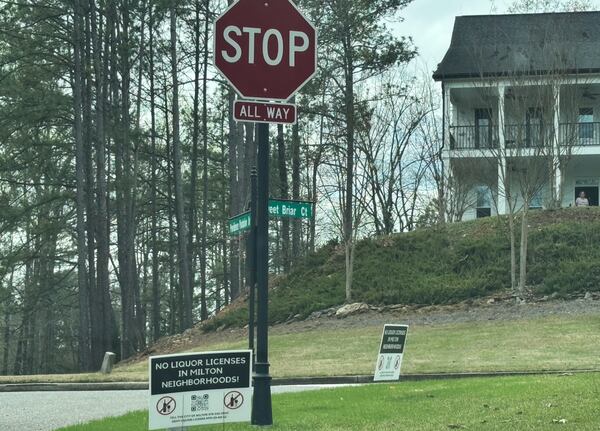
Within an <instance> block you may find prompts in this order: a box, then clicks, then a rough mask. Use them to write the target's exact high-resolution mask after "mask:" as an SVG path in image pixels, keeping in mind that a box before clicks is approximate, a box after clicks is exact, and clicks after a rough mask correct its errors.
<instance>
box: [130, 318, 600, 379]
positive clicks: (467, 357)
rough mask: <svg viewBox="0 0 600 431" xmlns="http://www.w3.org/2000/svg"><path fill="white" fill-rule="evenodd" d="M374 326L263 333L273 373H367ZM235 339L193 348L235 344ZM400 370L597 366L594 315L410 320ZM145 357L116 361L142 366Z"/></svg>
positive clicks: (377, 332) (599, 328)
mask: <svg viewBox="0 0 600 431" xmlns="http://www.w3.org/2000/svg"><path fill="white" fill-rule="evenodd" d="M381 330H382V328H379V327H366V328H353V329H343V330H337V331H322V330H311V331H307V332H302V333H296V334H285V335H273V336H272V337H270V362H271V366H272V368H271V370H272V374H273V376H275V377H296V376H334V375H338V376H339V375H352V374H370V373H373V369H374V366H375V365H374V364H375V362H374V361H375V358H376V356H377V349H378V344H379V341H380V337H381ZM244 343H245V340H244V341H240V342H238V343H228V344H216V345H207V346H203V348H202V349H198V351H201V350H205V351H209V350H219V349H229V348H242V347H244V345H245V344H244ZM406 343H407V344H406V350H405V355H404V362H403V364H402V371H403V373H431V372H463V371H530V370H549V369H551V370H564V369H600V315H598V316H576V317H573V316H566V317H565V316H549V317H543V318H538V319H532V320H523V321H485V322H472V323H460V324H451V325H437V326H412V327H411V328H410V329H409V334H408V339H407V342H406ZM146 368H147V362H143V363H138V364H133V365H130V366H127V367H123V368H120V369H119V372H134V373H143V372H145V371H146Z"/></svg>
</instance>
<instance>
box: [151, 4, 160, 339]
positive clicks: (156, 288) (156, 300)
mask: <svg viewBox="0 0 600 431" xmlns="http://www.w3.org/2000/svg"><path fill="white" fill-rule="evenodd" d="M149 8H150V10H149V14H150V15H149V18H150V23H149V32H150V34H149V42H148V48H149V56H150V58H149V65H148V66H149V68H150V71H149V73H150V128H151V129H150V142H151V150H150V151H151V154H150V169H151V171H152V173H151V179H150V200H151V201H152V203H151V205H152V209H151V212H152V216H151V222H150V223H151V228H150V229H151V231H152V233H151V236H152V239H151V241H152V325H151V326H152V339H153V340H158V339H159V338H160V336H161V330H160V285H159V278H158V277H159V274H158V232H157V229H158V214H157V212H158V205H157V202H156V199H157V193H156V188H157V187H158V185H157V172H156V171H157V169H158V166H157V157H156V88H155V83H154V7H153V5H152V4H151V5H149Z"/></svg>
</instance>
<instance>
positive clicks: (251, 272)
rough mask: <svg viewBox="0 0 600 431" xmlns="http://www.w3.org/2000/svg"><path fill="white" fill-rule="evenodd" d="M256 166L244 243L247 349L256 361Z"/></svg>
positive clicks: (252, 175) (251, 179) (253, 172)
mask: <svg viewBox="0 0 600 431" xmlns="http://www.w3.org/2000/svg"><path fill="white" fill-rule="evenodd" d="M256 195H257V190H256V168H252V172H251V173H250V217H251V226H252V227H251V228H250V234H249V235H248V238H247V240H246V241H247V243H246V260H247V262H246V266H247V267H248V281H247V283H248V349H250V350H252V355H253V360H254V361H256V352H255V351H254V316H255V314H256V313H255V306H254V305H255V298H256Z"/></svg>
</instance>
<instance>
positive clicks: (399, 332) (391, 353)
mask: <svg viewBox="0 0 600 431" xmlns="http://www.w3.org/2000/svg"><path fill="white" fill-rule="evenodd" d="M407 333H408V325H384V326H383V335H382V336H381V345H380V347H379V356H378V357H377V364H376V365H375V377H374V378H373V381H375V382H382V381H386V380H398V379H400V367H401V366H402V356H403V355H404V344H405V343H406V334H407Z"/></svg>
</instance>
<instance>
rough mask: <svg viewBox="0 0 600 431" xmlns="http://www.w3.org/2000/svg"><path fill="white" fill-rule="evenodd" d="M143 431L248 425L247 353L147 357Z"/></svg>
mask: <svg viewBox="0 0 600 431" xmlns="http://www.w3.org/2000/svg"><path fill="white" fill-rule="evenodd" d="M149 366H150V372H149V376H150V399H149V405H148V415H149V417H148V429H150V430H155V429H162V428H180V427H187V426H193V425H208V424H221V423H228V422H250V416H251V413H252V379H251V376H252V351H251V350H233V351H224V352H207V353H184V354H178V355H164V356H152V357H150V360H149Z"/></svg>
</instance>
